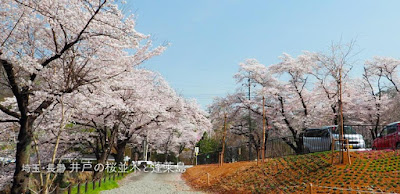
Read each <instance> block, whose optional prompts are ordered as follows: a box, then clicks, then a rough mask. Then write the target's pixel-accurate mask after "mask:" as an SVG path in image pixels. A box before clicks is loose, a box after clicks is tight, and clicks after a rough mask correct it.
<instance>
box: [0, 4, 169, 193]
mask: <svg viewBox="0 0 400 194" xmlns="http://www.w3.org/2000/svg"><path fill="white" fill-rule="evenodd" d="M0 20H1V21H2V22H1V23H0V28H1V29H3V31H2V32H1V33H0V45H1V47H0V64H1V66H2V68H3V70H4V72H5V76H6V79H5V81H6V85H7V86H8V88H9V89H10V91H12V94H13V96H14V98H15V99H16V104H17V106H16V107H18V109H17V111H14V110H10V109H9V108H7V107H4V106H0V110H1V111H2V112H4V113H6V114H7V115H9V116H11V117H13V119H14V120H18V121H17V123H19V125H20V129H19V133H18V141H17V142H18V143H17V150H16V168H15V174H14V180H13V187H12V193H24V192H26V186H27V176H26V173H25V172H23V171H22V166H23V165H24V164H28V163H29V155H30V153H31V150H30V147H31V145H32V141H33V139H32V138H33V129H32V126H33V125H34V122H35V121H36V120H37V118H38V117H39V116H40V115H42V114H43V112H44V111H45V109H47V108H48V107H50V106H51V104H52V103H53V102H54V99H55V96H61V95H62V94H64V93H71V92H73V91H75V90H77V89H79V87H80V86H82V85H87V84H92V83H94V82H99V81H102V80H104V79H106V78H107V77H109V76H112V75H113V74H116V73H118V72H122V71H124V70H125V69H126V68H128V67H131V66H132V65H138V64H140V63H141V62H143V61H144V60H146V59H148V58H150V57H152V56H154V55H157V54H159V53H161V52H162V50H163V48H161V47H160V48H156V49H154V50H151V51H150V49H151V42H150V41H147V43H145V44H144V45H141V44H140V43H142V42H143V41H146V40H148V38H149V37H148V36H146V35H143V34H140V33H138V32H136V31H135V28H134V27H135V22H134V20H133V17H125V16H124V15H123V14H122V12H121V10H120V9H119V8H118V6H117V4H116V3H115V2H114V1H107V0H101V1H82V0H73V1H66V0H64V1H57V2H54V1H40V2H38V1H18V0H6V1H3V2H2V3H1V5H0ZM130 51H132V52H130ZM32 98H36V99H41V100H40V101H36V102H35V103H33V102H32Z"/></svg>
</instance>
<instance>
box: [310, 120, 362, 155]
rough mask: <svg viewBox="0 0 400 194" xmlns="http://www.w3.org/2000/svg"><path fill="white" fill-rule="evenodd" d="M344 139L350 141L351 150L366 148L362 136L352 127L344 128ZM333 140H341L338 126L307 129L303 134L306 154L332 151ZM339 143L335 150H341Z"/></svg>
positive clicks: (336, 144)
mask: <svg viewBox="0 0 400 194" xmlns="http://www.w3.org/2000/svg"><path fill="white" fill-rule="evenodd" d="M343 133H344V138H345V139H348V140H349V148H350V149H361V148H365V141H364V138H363V136H362V135H361V134H357V133H356V131H355V130H354V129H353V128H352V127H351V126H344V129H343ZM332 138H334V139H339V130H338V126H337V125H332V126H324V127H321V128H314V129H307V130H306V131H305V132H304V134H303V145H304V150H305V152H322V151H328V150H331V149H332V147H331V146H332ZM339 144H340V143H339V142H338V141H337V142H336V143H335V149H339Z"/></svg>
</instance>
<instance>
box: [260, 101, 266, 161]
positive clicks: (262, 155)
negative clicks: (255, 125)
mask: <svg viewBox="0 0 400 194" xmlns="http://www.w3.org/2000/svg"><path fill="white" fill-rule="evenodd" d="M265 118H266V115H265V96H263V135H262V138H263V139H262V140H263V141H262V149H261V150H262V153H261V158H262V162H264V159H265V125H266V124H265Z"/></svg>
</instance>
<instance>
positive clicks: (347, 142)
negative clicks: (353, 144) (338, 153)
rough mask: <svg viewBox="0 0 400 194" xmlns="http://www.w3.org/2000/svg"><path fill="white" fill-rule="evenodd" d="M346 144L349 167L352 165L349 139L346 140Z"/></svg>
mask: <svg viewBox="0 0 400 194" xmlns="http://www.w3.org/2000/svg"><path fill="white" fill-rule="evenodd" d="M346 144H347V160H348V161H349V165H351V160H350V151H349V139H346Z"/></svg>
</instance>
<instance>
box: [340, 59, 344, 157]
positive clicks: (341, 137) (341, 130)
mask: <svg viewBox="0 0 400 194" xmlns="http://www.w3.org/2000/svg"><path fill="white" fill-rule="evenodd" d="M339 115H340V116H339V121H340V123H339V126H340V128H339V129H340V131H339V140H340V141H339V144H340V156H339V158H340V163H341V164H343V163H344V157H343V156H344V152H343V149H344V148H343V144H344V141H343V139H344V133H343V132H344V125H343V102H342V67H340V69H339Z"/></svg>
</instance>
